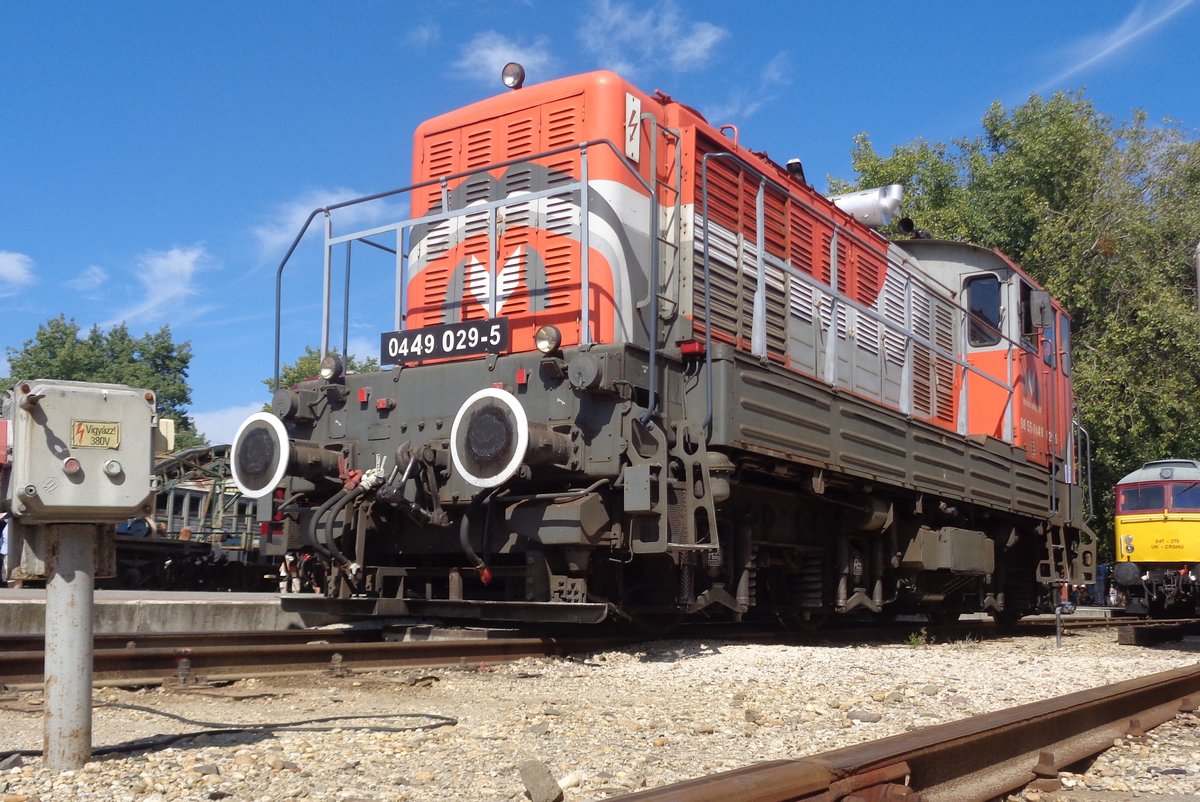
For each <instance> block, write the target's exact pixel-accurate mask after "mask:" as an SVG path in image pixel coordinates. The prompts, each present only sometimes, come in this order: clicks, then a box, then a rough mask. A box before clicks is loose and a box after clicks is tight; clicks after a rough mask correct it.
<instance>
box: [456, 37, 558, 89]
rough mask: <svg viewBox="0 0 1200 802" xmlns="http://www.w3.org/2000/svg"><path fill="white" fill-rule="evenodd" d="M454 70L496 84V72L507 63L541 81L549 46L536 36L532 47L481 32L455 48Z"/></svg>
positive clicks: (546, 69)
mask: <svg viewBox="0 0 1200 802" xmlns="http://www.w3.org/2000/svg"><path fill="white" fill-rule="evenodd" d="M458 52H459V57H458V61H456V62H455V63H454V65H453V66H454V70H455V72H457V73H458V74H460V75H462V76H464V77H466V78H470V79H472V80H477V81H485V82H487V83H489V84H495V85H499V80H500V70H502V69H504V65H505V64H507V63H508V62H510V61H516V62H518V63H520V64H521V65H522V66H523V67H525V72H526V73H527V74H528V75H532V76H541V79H544V78H545V77H546V76H547V75H549V73H550V72H551V65H552V64H553V59H552V58H551V56H550V45H549V43H548V42H547V40H546V39H545V38H542V37H539V38H538V39H536V40H535V41H534V42H533V43H532V44H521V43H519V42H516V41H514V40H512V39H509V38H508V37H507V36H505V35H504V34H502V33H497V32H496V31H483V32H482V33H480V34H477V35H476V36H475V38H474V39H472V40H471V41H469V42H467V43H466V44H464V45H463V46H462V47H460V48H459V51H458Z"/></svg>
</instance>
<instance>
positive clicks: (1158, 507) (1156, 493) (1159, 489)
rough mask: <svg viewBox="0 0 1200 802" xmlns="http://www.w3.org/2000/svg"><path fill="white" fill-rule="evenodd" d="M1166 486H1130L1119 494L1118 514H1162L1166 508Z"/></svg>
mask: <svg viewBox="0 0 1200 802" xmlns="http://www.w3.org/2000/svg"><path fill="white" fill-rule="evenodd" d="M1166 489H1167V488H1166V486H1165V485H1130V486H1129V487H1122V488H1120V490H1119V491H1118V492H1117V511H1118V512H1162V511H1163V510H1165V509H1166V508H1167V507H1166Z"/></svg>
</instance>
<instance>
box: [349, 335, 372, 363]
mask: <svg viewBox="0 0 1200 802" xmlns="http://www.w3.org/2000/svg"><path fill="white" fill-rule="evenodd" d="M346 351H347V352H348V353H349V354H350V356H352V357H354V358H355V359H356V360H358V361H359V362H362V361H363V360H364V359H370V358H371V357H375V358H376V359H378V358H379V336H378V335H376V336H375V337H374V338H371V337H359V336H354V337H351V338H350V340H349V342H347V343H346Z"/></svg>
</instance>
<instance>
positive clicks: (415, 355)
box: [379, 317, 508, 365]
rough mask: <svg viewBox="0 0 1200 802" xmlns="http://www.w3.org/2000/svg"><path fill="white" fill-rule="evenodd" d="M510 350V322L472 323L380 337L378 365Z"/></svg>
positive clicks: (499, 319)
mask: <svg viewBox="0 0 1200 802" xmlns="http://www.w3.org/2000/svg"><path fill="white" fill-rule="evenodd" d="M507 349H508V319H507V318H502V317H498V318H492V319H491V320H472V321H468V322H467V323H447V324H445V325H443V326H429V327H428V328H423V329H408V330H406V331H389V332H385V333H384V334H382V335H381V336H380V345H379V363H380V364H381V365H401V364H404V363H405V362H421V361H423V360H426V359H446V358H448V357H456V356H471V355H472V354H498V353H500V352H501V351H504V350H507Z"/></svg>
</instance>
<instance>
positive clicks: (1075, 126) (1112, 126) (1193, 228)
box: [831, 92, 1200, 543]
mask: <svg viewBox="0 0 1200 802" xmlns="http://www.w3.org/2000/svg"><path fill="white" fill-rule="evenodd" d="M853 167H854V170H855V171H856V172H857V173H858V179H857V181H856V182H855V183H854V184H850V183H848V182H844V181H832V182H831V183H832V185H833V191H835V192H838V191H846V190H850V189H856V188H863V187H870V186H879V185H881V184H887V183H901V184H904V185H905V188H906V189H905V195H906V197H905V201H904V205H903V207H902V213H903V214H905V215H907V216H909V217H911V218H913V220H914V221H915V222H916V225H917V226H919V227H920V228H923V229H925V230H927V231H929V232H930V233H931V234H932V235H933V236H935V237H943V238H947V239H963V240H970V241H973V242H977V243H979V244H982V245H985V246H989V247H996V248H999V249H1000V250H1002V251H1004V252H1005V253H1007V254H1008V255H1009V256H1011V257H1013V258H1014V259H1015V260H1016V261H1017V262H1018V263H1019V264H1021V266H1022V267H1023V268H1024V269H1025V270H1026V271H1027V272H1029V273H1030V275H1032V276H1033V277H1034V278H1035V279H1036V280H1037V281H1039V282H1041V283H1042V284H1043V285H1044V286H1046V288H1047V289H1049V290H1050V291H1051V292H1053V293H1054V294H1055V296H1056V297H1058V298H1059V299H1061V300H1062V301H1063V303H1064V304H1065V305H1066V307H1067V308H1068V309H1069V310H1070V311H1071V314H1072V334H1073V340H1074V345H1073V353H1074V360H1075V388H1076V406H1077V415H1078V418H1079V419H1080V420H1081V422H1082V423H1083V424H1084V426H1085V427H1086V428H1087V429H1088V430H1089V431H1090V433H1091V438H1092V446H1093V452H1092V453H1093V482H1094V486H1095V489H1096V491H1097V498H1098V499H1100V500H1101V503H1100V504H1099V505H1098V509H1097V518H1096V520H1095V521H1094V522H1093V526H1094V528H1096V529H1097V531H1098V532H1099V533H1100V534H1101V535H1102V538H1101V542H1102V543H1106V542H1108V541H1109V539H1110V538H1109V535H1110V534H1111V531H1112V523H1111V521H1112V486H1113V484H1114V483H1115V482H1116V481H1117V480H1118V479H1120V477H1121V476H1123V475H1124V474H1125V473H1127V472H1129V471H1130V470H1133V469H1134V468H1136V467H1138V466H1140V465H1141V464H1142V463H1143V462H1146V461H1148V460H1152V459H1161V458H1164V457H1186V458H1200V415H1198V414H1197V400H1198V399H1200V319H1198V317H1197V292H1196V273H1195V264H1196V263H1195V258H1196V256H1195V254H1196V250H1195V249H1196V244H1197V240H1200V142H1197V141H1196V140H1195V139H1194V138H1192V136H1191V135H1190V134H1189V132H1188V131H1186V130H1185V129H1184V128H1182V127H1181V126H1180V125H1179V124H1177V123H1175V122H1173V121H1170V120H1167V121H1165V122H1164V123H1163V124H1161V125H1157V126H1152V125H1149V124H1148V122H1147V119H1146V115H1145V114H1144V113H1142V112H1135V113H1134V114H1133V115H1132V119H1131V120H1129V121H1128V122H1121V123H1118V122H1116V121H1115V120H1113V119H1111V118H1109V117H1106V116H1104V115H1102V114H1099V113H1098V112H1097V111H1096V109H1095V108H1094V107H1093V105H1092V103H1091V102H1090V101H1089V100H1088V99H1087V98H1086V97H1085V95H1084V93H1083V92H1073V93H1057V94H1055V95H1053V96H1051V97H1049V98H1043V97H1040V96H1037V95H1033V96H1031V97H1030V98H1029V100H1028V101H1026V102H1025V103H1024V104H1022V105H1020V106H1018V107H1016V108H1013V109H1005V108H1004V107H1003V106H1001V105H1000V104H999V103H995V104H993V105H992V107H991V108H990V109H988V111H987V113H986V114H985V115H984V117H983V133H982V134H981V135H980V136H977V137H975V138H973V139H963V140H959V141H955V142H953V143H951V144H950V145H946V144H942V143H936V144H931V143H929V142H925V141H916V142H913V143H911V144H909V145H906V146H903V147H898V148H895V149H893V151H892V152H891V154H890V155H887V156H881V155H880V154H878V153H877V152H876V151H875V149H874V147H873V146H872V144H871V141H870V138H869V137H868V136H867V135H866V134H861V135H859V136H858V137H857V138H856V141H855V148H854V151H853Z"/></svg>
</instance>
